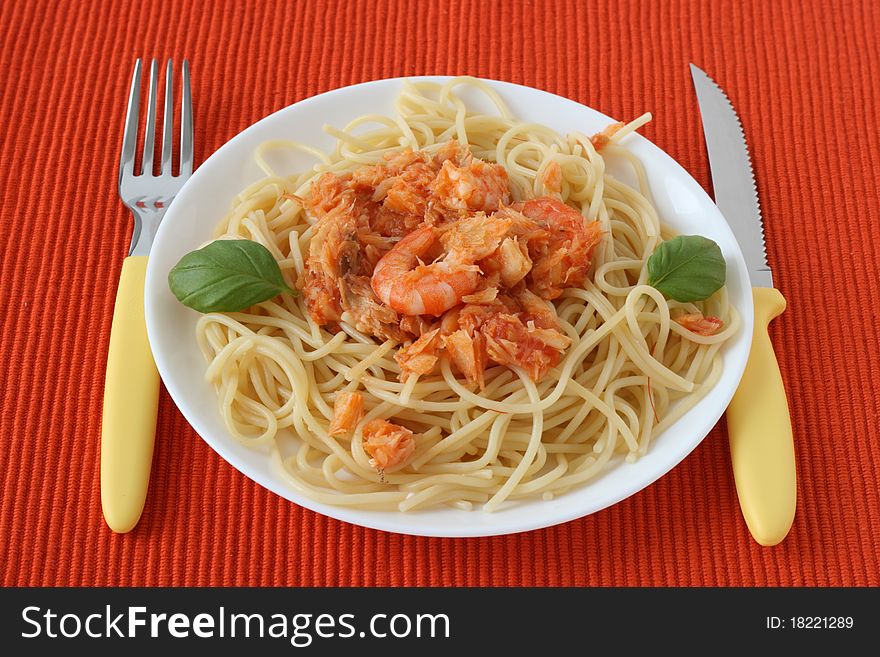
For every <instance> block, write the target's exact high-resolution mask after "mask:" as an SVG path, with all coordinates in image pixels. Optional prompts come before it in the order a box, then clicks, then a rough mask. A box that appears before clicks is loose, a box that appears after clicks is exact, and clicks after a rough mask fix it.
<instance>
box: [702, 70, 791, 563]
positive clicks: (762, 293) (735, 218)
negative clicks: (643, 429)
mask: <svg viewBox="0 0 880 657" xmlns="http://www.w3.org/2000/svg"><path fill="white" fill-rule="evenodd" d="M691 75H692V77H693V81H694V88H695V89H696V92H697V102H698V104H699V106H700V115H701V117H702V121H703V132H704V134H705V137H706V148H707V150H708V152H709V164H710V166H711V169H712V186H713V188H714V190H715V203H716V204H717V205H718V208H719V209H720V210H721V213H722V214H723V215H724V217H725V218H726V219H727V223H728V224H729V225H730V228H731V229H732V230H733V234H734V236H735V237H736V239H737V242H738V243H739V245H740V248H741V249H742V252H743V256H744V257H745V261H746V265H747V267H748V270H749V278H750V280H751V283H752V297H753V300H754V305H755V330H754V335H753V337H752V345H751V351H750V352H749V359H748V363H747V365H746V369H745V373H744V374H743V377H742V380H741V381H740V384H739V387H738V389H737V391H736V393H735V395H734V397H733V400H732V401H731V402H730V406H729V407H728V409H727V431H728V434H729V438H730V456H731V461H732V463H733V474H734V479H735V481H736V491H737V496H738V497H739V503H740V507H741V508H742V512H743V516H744V518H745V521H746V524H747V525H748V528H749V531H750V532H751V533H752V536H753V537H754V538H755V540H756V541H757V542H758V543H760V544H761V545H766V546H770V545H776V544H777V543H779V542H781V541H782V539H784V538H785V536H786V535H787V534H788V531H789V529H790V528H791V525H792V522H793V520H794V513H795V506H796V502H797V479H796V473H795V455H794V442H793V439H792V431H791V418H790V416H789V411H788V401H787V399H786V396H785V387H784V386H783V383H782V375H781V374H780V372H779V364H778V362H777V360H776V354H775V353H774V351H773V345H772V343H771V342H770V336H769V333H768V330H767V328H768V325H769V323H770V321H771V320H772V319H773V318H775V317H777V316H778V315H779V314H780V313H782V311H783V310H785V306H786V302H785V299H784V298H783V296H782V294H781V293H780V292H779V290H777V289H775V288H774V287H773V276H772V274H771V272H770V267H769V266H768V264H767V254H766V249H765V244H764V223H763V219H762V217H761V208H760V206H759V203H758V192H757V188H756V187H755V179H754V175H753V173H752V165H751V159H750V158H749V151H748V146H747V145H746V140H745V135H744V133H743V129H742V124H741V123H740V120H739V117H738V116H737V114H736V111H735V110H734V109H733V106H732V105H731V104H730V101H729V100H728V98H727V96H726V95H725V93H724V92H723V91H722V90H721V88H720V87H719V86H718V85H717V84H716V83H715V82H714V81H713V80H712V79H711V78H710V77H709V76H708V75H706V73H704V72H703V71H701V70H700V69H699V68H697V67H696V66H694V65H693V64H691Z"/></svg>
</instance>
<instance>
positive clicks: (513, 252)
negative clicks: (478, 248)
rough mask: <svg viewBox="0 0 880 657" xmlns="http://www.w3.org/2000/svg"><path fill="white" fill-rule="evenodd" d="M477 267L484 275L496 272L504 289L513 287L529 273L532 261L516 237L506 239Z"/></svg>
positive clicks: (522, 243)
mask: <svg viewBox="0 0 880 657" xmlns="http://www.w3.org/2000/svg"><path fill="white" fill-rule="evenodd" d="M479 265H480V268H481V269H482V270H483V271H484V272H486V273H494V272H498V274H499V276H500V279H501V283H503V284H504V287H513V286H514V285H516V284H517V283H519V282H520V281H521V280H522V279H524V278H525V277H526V275H527V274H528V273H529V272H530V271H531V269H532V260H531V258H529V250H528V248H527V247H526V245H525V242H520V241H519V238H517V237H506V238H504V241H503V242H501V244H500V245H499V246H498V249H497V250H496V251H495V252H493V253H492V254H491V255H490V256H489V257H488V258H485V259H484V260H482V261H480V263H479Z"/></svg>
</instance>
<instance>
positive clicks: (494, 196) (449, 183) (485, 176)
mask: <svg viewBox="0 0 880 657" xmlns="http://www.w3.org/2000/svg"><path fill="white" fill-rule="evenodd" d="M432 191H433V192H434V196H435V197H436V200H437V202H438V203H439V204H440V205H441V206H443V207H444V208H446V209H447V210H449V211H451V212H452V213H453V215H467V214H468V213H470V212H475V211H481V210H482V211H483V212H494V211H495V210H497V209H498V208H499V207H501V206H502V205H506V204H507V203H508V202H509V201H510V190H509V186H508V182H507V171H506V170H505V169H504V167H502V166H499V165H497V164H490V163H488V162H483V161H482V160H475V159H473V157H466V158H465V161H463V162H462V166H456V165H455V164H454V163H453V162H452V160H446V161H445V162H443V166H442V168H441V169H440V173H438V174H437V178H436V179H435V180H434V182H433V184H432Z"/></svg>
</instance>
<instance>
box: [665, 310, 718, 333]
mask: <svg viewBox="0 0 880 657" xmlns="http://www.w3.org/2000/svg"><path fill="white" fill-rule="evenodd" d="M675 321H676V322H678V323H679V324H681V325H682V326H684V327H685V328H686V329H687V330H688V331H691V332H692V333H696V334H697V335H715V334H716V333H718V331H720V330H721V327H722V326H724V321H722V320H721V319H719V318H717V317H704V316H703V313H687V314H685V315H682V316H681V317H676V318H675Z"/></svg>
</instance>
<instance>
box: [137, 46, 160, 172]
mask: <svg viewBox="0 0 880 657" xmlns="http://www.w3.org/2000/svg"><path fill="white" fill-rule="evenodd" d="M149 93H150V95H149V101H148V102H147V105H148V107H147V132H146V134H145V135H144V157H143V160H142V162H141V174H147V175H152V174H153V150H154V146H153V144H154V142H155V141H156V96H158V95H159V65H158V64H157V63H156V60H155V59H154V60H153V61H152V63H151V64H150V92H149Z"/></svg>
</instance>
